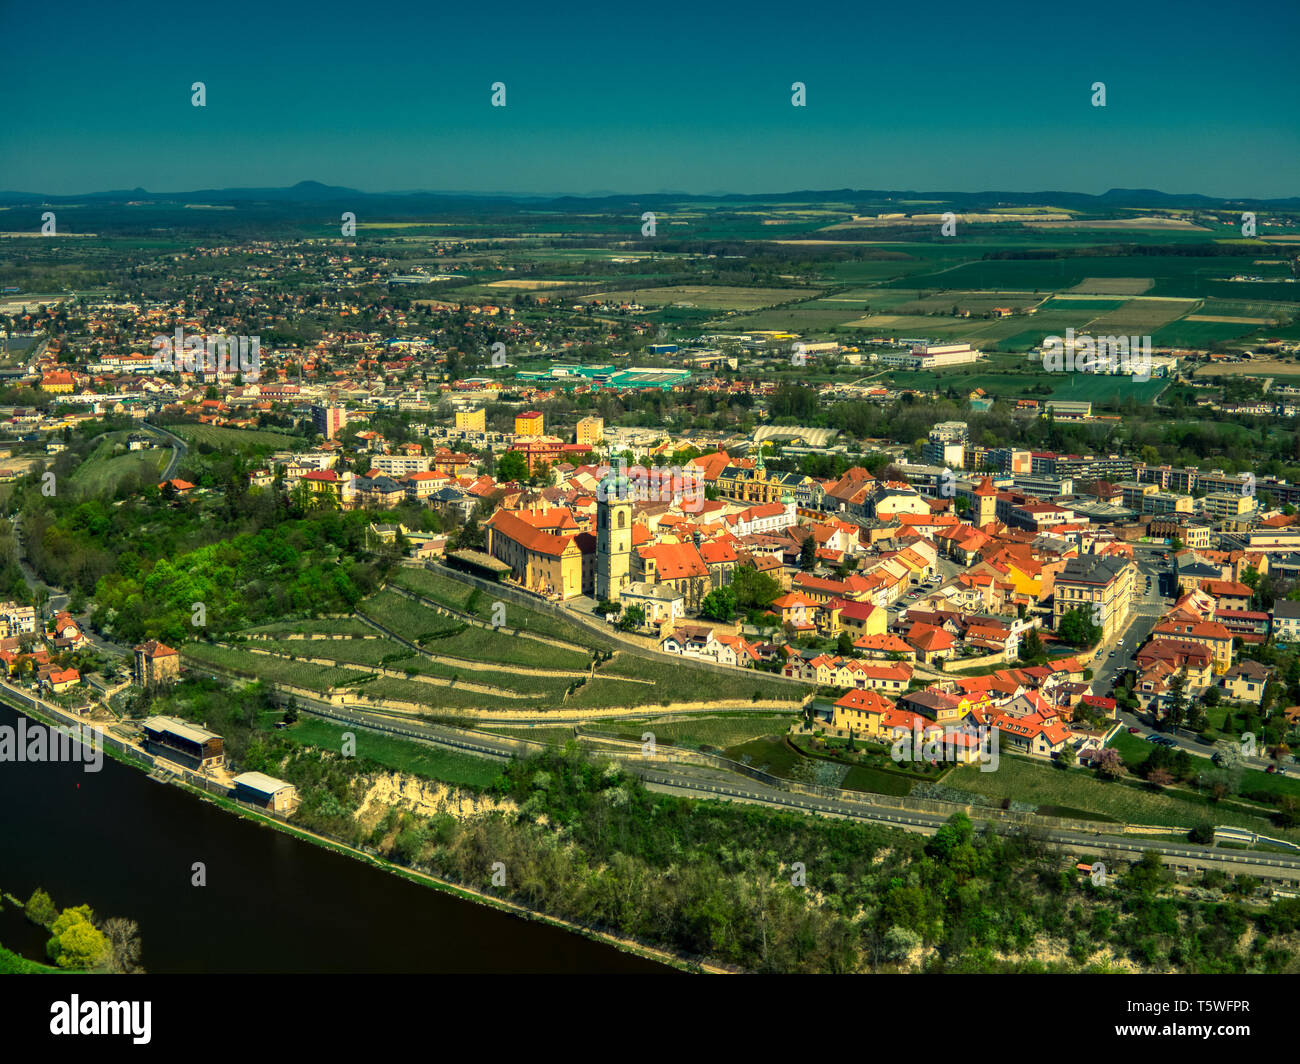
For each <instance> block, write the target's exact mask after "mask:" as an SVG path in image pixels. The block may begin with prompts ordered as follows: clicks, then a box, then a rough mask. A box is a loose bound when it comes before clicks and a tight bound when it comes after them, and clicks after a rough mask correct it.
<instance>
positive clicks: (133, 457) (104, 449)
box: [72, 433, 171, 498]
mask: <svg viewBox="0 0 1300 1064" xmlns="http://www.w3.org/2000/svg"><path fill="white" fill-rule="evenodd" d="M105 435H106V436H107V437H108V438H106V439H104V440H103V441H102V442H101V443H100V444H99V446H98V447H97V448H96V449H95V450H94V451H93V452H92V453H91V455H90V456H89V457H88V458H87V459H86V460H85V461H84V462H82V463H81V465H79V466H78V467H77V468H76V470H75V471H74V472H73V474H72V490H73V492H74V493H75V494H77V495H79V496H82V497H85V498H90V497H92V496H101V497H102V496H108V497H111V496H113V495H114V494H115V493H116V492H117V490H118V487H119V486H120V485H121V484H122V483H123V482H124V481H126V480H127V479H128V478H130V477H138V478H140V481H141V482H142V483H145V484H157V483H158V480H159V478H160V477H161V476H162V473H163V470H164V469H166V468H167V463H168V461H170V460H171V450H170V449H164V448H157V447H149V448H146V449H144V450H142V451H126V452H125V453H123V454H116V455H115V454H114V451H115V450H116V449H117V448H118V447H119V446H121V440H122V439H123V438H124V434H122V433H106V434H105Z"/></svg>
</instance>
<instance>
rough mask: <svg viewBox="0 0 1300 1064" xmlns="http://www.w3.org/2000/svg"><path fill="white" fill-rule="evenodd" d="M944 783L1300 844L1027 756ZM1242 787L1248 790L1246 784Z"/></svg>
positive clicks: (1266, 827) (1255, 822)
mask: <svg viewBox="0 0 1300 1064" xmlns="http://www.w3.org/2000/svg"><path fill="white" fill-rule="evenodd" d="M1116 738H1117V739H1118V738H1119V737H1118V736H1117V737H1116ZM1124 739H1126V740H1128V739H1132V736H1129V735H1127V733H1125V735H1124ZM1139 745H1141V746H1143V747H1148V748H1147V749H1146V750H1145V751H1142V756H1143V758H1145V755H1146V753H1149V752H1150V749H1149V746H1148V744H1146V743H1140V744H1139ZM1116 747H1117V748H1118V749H1119V750H1120V753H1121V755H1124V754H1125V750H1126V746H1125V745H1124V744H1123V743H1122V742H1117V743H1116ZM1206 764H1208V762H1206ZM1261 775H1262V773H1261ZM945 782H946V784H947V785H948V786H950V787H954V788H957V789H960V790H966V791H971V792H974V793H976V794H981V795H985V796H986V797H990V798H999V799H1000V798H1012V799H1015V800H1016V801H1021V802H1033V803H1036V804H1038V805H1039V806H1040V807H1042V806H1051V807H1057V808H1061V807H1064V808H1069V809H1075V810H1079V811H1081V812H1086V813H1088V814H1092V815H1101V816H1103V817H1107V818H1109V819H1112V820H1116V821H1119V822H1121V823H1126V824H1161V825H1169V826H1171V827H1183V828H1192V827H1195V826H1196V825H1197V824H1201V823H1205V822H1206V821H1213V822H1215V823H1217V824H1230V825H1235V826H1238V827H1247V828H1252V829H1254V830H1256V831H1262V832H1264V833H1265V834H1270V835H1276V836H1278V837H1282V838H1292V839H1295V840H1296V841H1300V830H1296V829H1286V828H1278V827H1274V826H1273V825H1272V824H1270V823H1269V821H1268V820H1267V819H1266V817H1265V815H1264V814H1261V815H1260V816H1251V815H1249V814H1246V813H1243V812H1239V811H1237V810H1236V809H1234V808H1230V807H1229V806H1227V805H1225V804H1222V803H1221V804H1220V805H1218V806H1214V805H1211V804H1209V803H1208V802H1204V801H1197V800H1195V798H1194V797H1190V798H1189V797H1184V796H1183V795H1182V794H1181V793H1180V792H1178V791H1177V790H1172V789H1171V790H1169V791H1165V792H1158V791H1153V790H1149V789H1148V788H1146V787H1145V786H1144V785H1143V784H1142V783H1141V781H1114V782H1105V781H1103V780H1099V779H1098V778H1097V777H1096V776H1095V775H1094V774H1093V773H1092V772H1090V771H1088V770H1086V769H1081V768H1076V769H1069V770H1061V769H1059V768H1057V767H1055V766H1054V765H1051V764H1047V763H1039V762H1035V761H1031V760H1029V759H1028V758H1023V757H1016V756H1004V757H1002V759H1001V761H1000V762H999V764H998V768H997V771H996V772H981V771H980V770H979V767H978V766H974V765H959V766H957V767H956V768H954V769H953V770H952V772H951V773H950V774H949V776H948V778H947V780H946V781H945ZM1243 788H1245V789H1249V788H1248V787H1247V786H1246V785H1245V784H1243Z"/></svg>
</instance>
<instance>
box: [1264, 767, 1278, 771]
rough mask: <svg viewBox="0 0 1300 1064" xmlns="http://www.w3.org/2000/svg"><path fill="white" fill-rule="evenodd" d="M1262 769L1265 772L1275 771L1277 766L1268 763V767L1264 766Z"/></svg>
mask: <svg viewBox="0 0 1300 1064" xmlns="http://www.w3.org/2000/svg"><path fill="white" fill-rule="evenodd" d="M1264 771H1265V772H1276V771H1277V766H1276V765H1269V766H1268V768H1266V769H1265V770H1264Z"/></svg>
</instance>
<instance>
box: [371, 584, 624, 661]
mask: <svg viewBox="0 0 1300 1064" xmlns="http://www.w3.org/2000/svg"><path fill="white" fill-rule="evenodd" d="M389 583H390V584H395V585H397V586H398V587H404V588H406V589H407V590H409V591H414V592H416V593H417V594H420V595H424V596H425V597H426V598H430V599H433V600H434V601H435V602H440V603H442V605H444V606H450V607H451V608H452V609H456V610H461V611H462V612H464V613H468V614H471V615H472V616H475V617H478V618H479V619H480V620H484V621H487V622H489V623H491V621H492V620H493V617H492V609H493V605H494V603H495V602H496V601H498V600H496V599H494V598H493V597H492V592H490V591H483V590H480V589H479V588H475V587H470V586H469V585H468V584H462V583H461V582H460V581H458V580H454V579H452V578H451V577H448V576H443V575H442V574H441V573H435V572H433V571H431V570H429V569H402V570H399V571H398V572H397V573H395V574H394V575H393V576H392V577H391V578H390V580H389ZM501 601H503V602H504V604H505V625H506V627H507V628H518V629H521V630H522V631H525V632H532V633H534V634H535V635H544V636H548V637H549V638H552V639H561V640H564V641H565V642H567V643H575V644H577V645H578V646H584V647H588V646H589V647H594V646H597V645H599V646H605V645H608V643H609V640H608V639H601V638H600V637H598V636H596V635H595V633H593V632H591V631H589V630H588V629H586V628H582V627H579V626H578V625H576V624H570V623H569V622H567V621H565V620H563V619H562V618H559V617H552V616H551V615H550V614H549V613H545V612H542V611H540V610H530V609H528V608H527V607H524V606H518V605H516V604H515V603H513V602H505V600H501Z"/></svg>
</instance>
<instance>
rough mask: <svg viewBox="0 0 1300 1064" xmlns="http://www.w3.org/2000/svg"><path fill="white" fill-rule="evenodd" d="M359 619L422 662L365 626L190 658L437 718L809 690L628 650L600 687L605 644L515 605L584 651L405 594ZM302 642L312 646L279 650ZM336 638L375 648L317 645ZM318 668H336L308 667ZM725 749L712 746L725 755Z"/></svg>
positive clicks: (308, 628)
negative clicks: (421, 710) (382, 672)
mask: <svg viewBox="0 0 1300 1064" xmlns="http://www.w3.org/2000/svg"><path fill="white" fill-rule="evenodd" d="M399 576H400V577H401V578H402V581H403V586H410V587H412V588H413V589H415V590H417V591H418V592H419V593H420V594H424V595H428V596H429V597H430V598H436V600H437V601H438V602H441V603H444V604H446V605H447V606H449V607H452V608H455V609H459V610H464V611H465V612H468V613H473V614H475V615H476V616H482V617H484V618H485V619H490V617H491V610H492V600H491V599H490V598H489V597H488V596H487V595H486V593H483V594H480V593H479V592H477V591H476V590H475V589H473V588H470V587H469V586H468V585H465V584H461V583H459V582H458V581H456V580H453V579H450V578H448V577H445V576H443V575H441V574H438V573H432V572H428V571H425V570H406V571H404V572H402V573H400V574H399ZM358 613H359V614H360V615H364V616H366V617H370V618H373V619H374V620H375V621H376V622H377V623H379V624H381V625H383V626H384V627H385V628H388V629H389V630H391V631H393V632H395V633H397V634H398V635H400V636H402V637H403V638H405V639H408V640H410V641H411V642H413V643H415V644H417V645H418V646H419V647H420V648H421V651H422V653H416V652H415V651H413V650H412V649H411V648H410V647H407V646H405V645H403V644H402V643H399V642H397V641H396V640H394V639H389V638H386V637H383V636H382V635H381V633H379V632H378V630H377V629H375V628H372V627H371V626H370V625H368V624H365V623H364V622H363V621H361V620H360V619H359V618H350V619H338V618H330V619H321V620H299V621H288V622H283V623H281V624H272V625H262V626H260V627H257V628H250V629H248V633H247V634H249V635H253V634H259V635H264V636H271V637H272V638H263V639H258V640H256V641H251V640H250V641H249V643H248V645H247V646H234V647H224V646H222V647H214V646H211V645H209V644H202V643H198V644H193V645H190V646H187V647H186V654H187V655H188V656H189V657H190V659H191V660H192V661H193V662H195V663H196V664H197V663H202V662H209V663H211V664H213V665H215V666H220V667H224V668H228V669H233V670H237V671H238V672H240V673H241V674H252V675H255V676H258V677H261V678H264V679H266V680H267V681H269V682H271V683H281V684H290V685H293V686H297V687H302V688H306V689H308V690H311V691H317V692H320V693H322V694H324V693H326V692H328V691H330V690H331V689H332V688H339V687H346V688H350V689H352V690H355V691H356V692H357V693H358V694H364V695H366V696H368V697H371V698H379V699H387V700H392V701H400V702H410V703H415V704H417V705H420V706H427V707H428V708H429V709H430V710H431V711H435V712H436V711H448V710H449V711H457V710H472V709H502V710H509V711H516V712H517V711H522V712H525V713H527V712H529V711H535V710H546V709H558V708H563V709H565V710H584V709H588V710H604V709H618V708H624V707H635V706H646V707H653V706H660V705H667V704H670V703H713V702H725V703H729V704H730V705H729V707H728V708H731V707H732V706H734V707H735V708H737V709H743V707H745V706H749V705H753V704H754V703H755V702H772V701H783V702H797V701H798V700H799V699H800V698H801V697H802V696H803V694H804V690H803V688H802V687H800V686H799V685H796V684H792V683H789V682H787V681H781V680H778V679H775V678H773V677H771V676H769V675H768V674H766V673H761V672H755V671H753V670H745V671H743V672H742V671H740V670H726V671H722V670H717V669H710V668H708V667H706V666H704V665H700V664H697V663H694V662H686V661H661V660H657V659H655V658H649V657H643V656H641V655H639V654H636V653H635V652H631V651H629V650H626V649H619V650H618V651H617V652H616V654H615V656H614V658H613V659H612V660H610V661H607V662H604V663H603V664H601V665H600V666H599V667H598V669H597V671H596V672H595V674H594V675H592V674H590V672H589V669H590V667H591V662H592V660H593V653H594V651H595V650H597V649H599V648H603V647H604V645H605V644H604V643H603V642H602V641H601V636H600V635H599V633H595V632H588V631H587V630H586V629H584V628H581V627H579V626H576V625H571V624H568V623H567V622H565V621H563V620H562V619H558V618H552V617H549V616H547V615H545V614H543V613H541V612H539V611H535V610H530V609H528V608H527V607H525V606H519V605H515V604H513V603H511V604H507V618H506V619H507V623H508V624H509V625H517V626H519V627H520V628H521V629H524V630H527V631H530V632H537V633H538V634H539V635H541V634H543V632H544V633H545V637H546V638H553V639H564V640H565V641H566V642H567V641H569V640H572V641H573V649H565V648H563V647H557V646H553V645H550V644H548V643H542V642H539V641H538V640H536V639H530V638H527V637H523V636H519V635H515V634H509V633H507V632H505V631H492V630H485V629H482V628H478V627H475V626H472V625H467V624H465V623H464V622H462V621H460V620H458V619H456V618H455V617H450V616H447V615H445V614H442V613H439V612H438V611H437V610H435V609H433V608H432V607H429V606H425V605H422V604H420V603H418V602H414V601H412V600H411V599H409V598H406V597H405V596H403V595H401V594H398V593H397V592H396V591H393V590H385V591H381V592H379V593H378V594H375V595H372V596H371V597H370V598H368V599H366V600H365V601H364V602H362V603H361V605H360V607H359V609H358ZM291 634H292V635H301V636H305V637H306V638H303V639H288V638H276V637H285V636H288V635H291ZM326 635H348V636H365V637H366V638H350V639H325V638H312V637H313V636H326ZM256 651H262V652H263V653H257V652H256ZM426 655H428V656H426ZM429 657H435V658H437V659H439V660H436V661H432V660H429ZM308 658H315V659H318V660H319V661H321V662H333V663H335V664H333V665H329V664H318V663H316V662H312V661H307V660H304V659H308ZM379 667H383V668H386V669H390V670H394V671H397V672H402V673H405V674H406V675H407V676H408V677H409V678H406V679H402V678H399V677H390V676H378V675H377V674H375V673H374V672H373V670H374V669H376V668H379ZM418 676H427V677H430V678H434V679H438V680H445V681H450V683H449V685H448V684H431V683H425V682H421V681H420V680H418V679H416V677H418ZM467 684H474V685H479V686H485V687H491V688H496V689H497V690H498V691H499V692H500V694H495V695H494V694H492V693H490V692H479V691H473V690H466V689H465V685H467ZM574 684H577V685H578V686H576V687H574V686H573V685H574ZM571 687H572V688H573V690H572V691H570V688H571ZM756 708H757V707H756ZM760 730H761V729H760ZM778 730H784V727H783V726H782V727H781V728H780V729H778ZM753 734H758V732H754V733H753ZM722 738H723V737H719V741H718V742H716V743H709V744H708V745H718V746H721V745H723V743H722ZM704 741H705V742H707V740H704ZM728 741H729V740H728Z"/></svg>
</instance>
